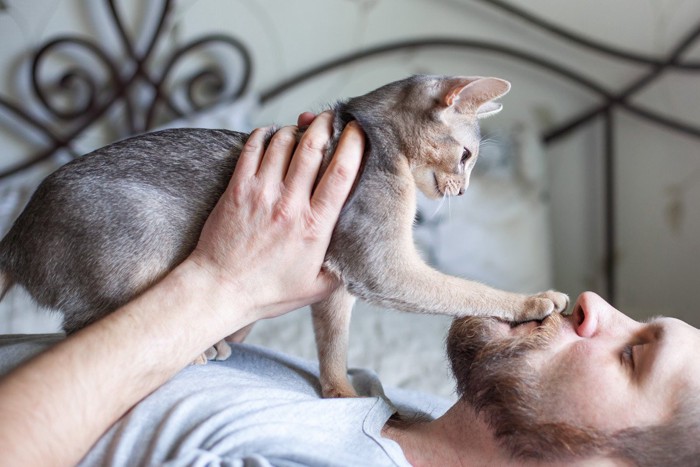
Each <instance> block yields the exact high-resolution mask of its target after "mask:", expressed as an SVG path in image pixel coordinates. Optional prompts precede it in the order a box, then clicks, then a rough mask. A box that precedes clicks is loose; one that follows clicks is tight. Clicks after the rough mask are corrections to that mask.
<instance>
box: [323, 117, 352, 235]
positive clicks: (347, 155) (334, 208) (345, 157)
mask: <svg viewBox="0 0 700 467" xmlns="http://www.w3.org/2000/svg"><path fill="white" fill-rule="evenodd" d="M364 151H365V136H364V133H363V132H362V129H361V128H360V125H359V124H358V123H357V122H354V121H353V122H350V123H348V125H347V126H346V127H345V129H344V130H343V134H342V135H341V136H340V141H339V142H338V146H337V148H336V150H335V153H334V154H333V159H332V160H331V163H330V165H329V166H328V169H327V170H326V172H325V173H324V174H323V177H322V178H321V181H320V182H319V184H318V186H317V187H316V190H315V191H314V194H313V196H312V198H311V209H312V211H313V212H314V213H315V214H316V215H317V216H318V217H320V218H321V219H323V220H330V221H333V222H332V225H331V228H332V226H333V225H335V221H336V220H337V218H338V216H339V215H340V210H341V208H342V207H343V204H344V203H345V200H346V199H347V197H348V194H349V193H350V190H351V189H352V186H353V184H354V182H355V178H356V177H357V172H358V171H359V169H360V164H361V162H362V155H363V154H364Z"/></svg>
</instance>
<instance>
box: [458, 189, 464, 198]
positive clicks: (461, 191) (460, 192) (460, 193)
mask: <svg viewBox="0 0 700 467" xmlns="http://www.w3.org/2000/svg"><path fill="white" fill-rule="evenodd" d="M463 194H464V188H460V189H459V193H457V196H462V195H463Z"/></svg>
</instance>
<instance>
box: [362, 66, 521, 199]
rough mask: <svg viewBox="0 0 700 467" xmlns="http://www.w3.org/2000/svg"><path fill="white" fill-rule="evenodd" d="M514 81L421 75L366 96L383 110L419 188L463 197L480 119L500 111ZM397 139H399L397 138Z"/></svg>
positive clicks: (476, 149)
mask: <svg viewBox="0 0 700 467" xmlns="http://www.w3.org/2000/svg"><path fill="white" fill-rule="evenodd" d="M509 90H510V83H509V82H508V81H505V80H502V79H499V78H485V77H480V76H469V77H465V76H425V75H418V76H413V77H411V78H408V79H405V80H402V81H397V82H395V83H391V84H389V85H387V86H384V87H383V88H380V89H378V90H376V91H374V92H372V93H370V94H368V95H366V96H364V97H365V98H369V99H367V100H365V104H369V105H370V106H374V107H375V108H380V109H381V111H380V113H381V114H383V115H384V118H383V122H382V125H383V126H384V127H387V126H388V127H390V128H384V132H385V133H390V135H391V136H390V138H391V139H392V140H394V141H393V143H394V144H396V145H398V146H397V147H396V148H395V150H397V151H399V152H400V153H402V154H403V155H405V157H406V158H407V159H408V163H409V167H410V169H411V172H412V174H413V177H414V179H415V182H416V186H417V187H418V188H419V189H420V190H421V191H422V192H423V193H425V194H426V195H427V196H428V197H430V198H440V197H443V196H454V195H461V194H462V193H464V190H466V189H467V186H468V185H469V177H470V175H471V171H472V169H473V167H474V164H475V162H476V160H477V158H478V157H479V142H480V139H481V135H480V132H479V123H478V121H479V119H481V118H484V117H488V116H491V115H494V114H496V113H498V112H499V111H500V110H501V108H502V106H501V104H499V103H496V102H494V99H497V98H499V97H501V96H503V95H504V94H506V93H507V92H508V91H509ZM395 140H398V141H395Z"/></svg>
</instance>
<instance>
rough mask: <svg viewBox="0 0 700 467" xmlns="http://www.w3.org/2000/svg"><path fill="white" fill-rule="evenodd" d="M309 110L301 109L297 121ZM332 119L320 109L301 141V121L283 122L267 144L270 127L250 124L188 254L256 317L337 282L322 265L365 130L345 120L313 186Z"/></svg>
mask: <svg viewBox="0 0 700 467" xmlns="http://www.w3.org/2000/svg"><path fill="white" fill-rule="evenodd" d="M311 118H312V116H310V115H309V114H303V115H302V116H300V122H302V123H306V122H308V121H309V120H311ZM332 122H333V116H332V114H331V113H329V112H325V113H322V114H320V115H319V116H318V117H316V118H315V119H313V121H312V122H311V124H310V126H309V128H308V129H307V130H306V132H305V133H304V135H303V136H302V137H301V140H300V141H299V144H298V145H297V144H296V132H297V129H296V127H285V128H282V129H281V130H280V131H278V132H277V133H276V134H275V135H274V136H273V137H272V139H271V141H270V143H269V146H268V148H267V149H266V150H265V148H264V139H265V133H266V130H265V129H259V130H256V131H255V132H253V133H252V134H251V136H250V138H249V140H248V142H247V143H246V145H245V147H244V149H243V151H242V152H241V155H240V159H239V161H238V164H237V165H236V169H235V171H234V174H233V176H232V178H231V182H230V184H229V186H228V188H227V190H226V192H225V193H224V194H223V196H222V197H221V198H220V200H219V202H218V204H217V205H216V207H215V208H214V210H213V211H212V213H211V215H210V216H209V219H208V220H207V222H206V224H205V226H204V229H203V231H202V234H201V236H200V240H199V243H198V245H197V247H196V249H195V251H194V252H193V253H192V255H191V257H190V259H191V260H192V261H194V262H195V263H197V264H198V265H199V266H201V267H202V269H204V270H205V271H207V272H208V273H209V274H212V275H213V277H214V278H215V280H216V281H218V283H219V284H220V286H221V287H222V288H223V289H226V290H228V291H229V292H230V296H231V301H232V303H245V304H246V305H247V306H248V307H249V308H250V309H251V310H255V312H256V313H259V316H258V317H257V318H269V317H273V316H277V315H279V314H282V313H284V312H287V311H290V310H292V309H295V308H298V307H301V306H303V305H306V304H309V303H311V302H315V301H318V300H319V299H321V298H324V297H325V296H327V295H328V294H329V293H330V292H331V291H332V290H333V289H335V288H336V287H337V286H338V285H339V283H338V282H337V281H336V279H334V278H333V277H331V276H330V275H329V274H328V273H326V272H325V271H324V270H322V269H321V265H322V263H323V259H324V256H325V253H326V249H327V247H328V244H329V242H330V238H331V233H332V231H333V227H334V226H335V223H336V221H337V219H338V216H339V214H340V210H341V208H342V206H343V204H344V202H345V199H346V198H347V196H348V194H349V192H350V189H351V187H352V185H353V183H354V180H355V177H356V175H357V172H358V169H359V167H360V162H361V158H362V154H363V151H364V136H363V134H362V131H361V130H360V129H359V126H358V125H356V124H354V123H351V124H350V125H348V126H347V128H346V130H345V131H344V132H343V134H342V136H341V138H340V141H339V143H338V146H337V149H336V151H335V155H334V157H333V159H332V161H331V163H330V165H329V167H328V170H327V171H326V172H325V173H324V175H323V177H322V179H321V180H320V182H319V184H318V186H317V187H316V188H314V182H315V180H316V178H317V175H318V172H319V169H320V167H321V161H322V158H323V155H324V152H325V150H326V146H327V143H328V141H329V140H330V138H331V132H332Z"/></svg>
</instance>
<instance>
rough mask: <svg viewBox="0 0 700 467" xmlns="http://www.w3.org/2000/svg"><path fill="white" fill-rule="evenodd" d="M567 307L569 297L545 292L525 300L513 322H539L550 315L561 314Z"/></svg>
mask: <svg viewBox="0 0 700 467" xmlns="http://www.w3.org/2000/svg"><path fill="white" fill-rule="evenodd" d="M568 306H569V296H568V295H566V294H563V293H561V292H557V291H555V290H547V291H546V292H540V293H538V294H535V295H530V296H528V297H526V298H525V302H524V304H523V307H522V309H521V310H520V312H519V313H517V314H516V316H515V320H514V321H515V322H524V321H532V320H541V319H544V318H545V317H547V316H549V315H550V314H552V313H561V312H563V311H565V310H566V309H567V308H568Z"/></svg>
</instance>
